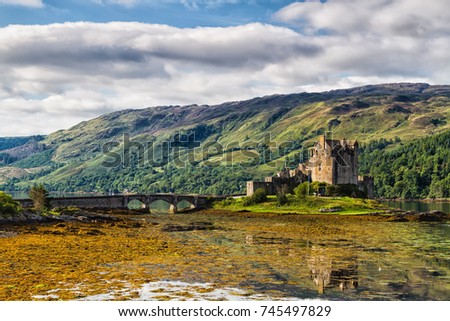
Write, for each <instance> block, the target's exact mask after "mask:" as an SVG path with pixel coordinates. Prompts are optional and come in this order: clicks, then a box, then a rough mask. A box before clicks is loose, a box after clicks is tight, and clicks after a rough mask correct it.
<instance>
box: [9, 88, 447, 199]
mask: <svg viewBox="0 0 450 321" xmlns="http://www.w3.org/2000/svg"><path fill="white" fill-rule="evenodd" d="M449 129H450V86H430V85H428V84H386V85H373V86H364V87H358V88H352V89H345V90H334V91H329V92H323V93H301V94H291V95H273V96H267V97H260V98H254V99H251V100H247V101H239V102H228V103H224V104H220V105H215V106H206V105H204V106H197V105H190V106H164V107H154V108H146V109H139V110H131V109H128V110H123V111H119V112H114V113H110V114H106V115H103V116H100V117H98V118H95V119H92V120H89V121H85V122H82V123H80V124H78V125H76V126H74V127H72V128H70V129H68V130H63V131H58V132H55V133H53V134H50V135H48V136H47V137H46V138H45V140H43V141H42V142H41V143H42V146H45V149H44V150H42V151H38V152H37V153H35V154H33V155H31V156H29V157H28V158H25V159H22V160H20V161H19V162H16V163H13V164H12V166H16V167H21V168H30V167H39V166H41V167H44V168H45V169H46V170H45V172H43V174H44V173H45V175H43V174H39V173H36V174H34V175H28V176H27V179H20V178H16V179H14V180H10V181H9V183H8V184H7V185H5V186H4V187H3V188H19V189H20V188H26V187H27V186H29V185H30V184H33V183H35V182H44V183H46V184H48V185H49V187H50V188H51V189H55V190H89V191H92V190H95V191H108V190H117V191H121V190H123V189H130V190H134V191H141V192H146V191H153V192H166V191H174V192H202V193H236V192H242V191H243V190H244V188H245V181H246V180H248V179H252V178H261V177H263V176H264V175H267V174H272V173H273V172H275V171H276V170H278V169H279V168H280V167H282V166H284V165H285V164H287V165H292V166H295V164H297V163H298V162H299V161H301V160H302V159H303V157H304V155H305V150H304V149H302V148H304V147H305V148H306V147H308V146H310V145H311V144H312V143H313V142H314V141H315V140H316V139H317V137H318V136H319V135H321V134H324V133H325V132H331V133H332V135H334V136H335V137H337V138H342V137H346V138H349V139H358V140H359V141H362V142H369V141H372V140H375V139H380V138H384V139H392V140H393V141H394V138H396V140H395V141H396V142H397V143H399V142H400V141H401V142H403V143H404V142H409V141H412V140H414V139H417V138H420V137H425V136H429V135H434V134H437V133H442V132H446V131H448V130H449ZM124 135H125V136H126V137H129V142H128V143H127V138H126V137H125V138H124ZM329 135H330V134H329ZM111 142H115V143H111ZM105 144H106V145H105ZM130 144H131V145H130ZM139 144H140V145H139ZM152 144H153V146H156V147H157V148H155V149H153V150H152V151H153V153H149V149H148V148H147V147H148V146H150V145H152ZM126 146H132V148H131V152H130V153H129V155H128V156H129V157H127V152H125V155H124V152H123V150H124V147H126ZM392 147H394V145H391V146H389V148H392ZM125 150H127V149H126V148H125ZM104 151H107V152H109V154H108V155H107V154H105V153H104ZM112 153H119V154H121V157H120V161H119V158H117V157H118V154H112ZM116 158H117V159H116ZM114 160H118V162H117V164H112V163H113V161H114ZM105 165H107V166H105ZM113 165H114V166H113Z"/></svg>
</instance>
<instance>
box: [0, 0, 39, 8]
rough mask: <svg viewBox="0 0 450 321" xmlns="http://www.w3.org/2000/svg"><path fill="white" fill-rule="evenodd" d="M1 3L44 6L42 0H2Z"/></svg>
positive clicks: (35, 6) (31, 6)
mask: <svg viewBox="0 0 450 321" xmlns="http://www.w3.org/2000/svg"><path fill="white" fill-rule="evenodd" d="M0 5H11V6H22V7H30V8H43V7H44V3H43V2H42V0H0Z"/></svg>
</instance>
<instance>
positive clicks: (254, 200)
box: [242, 188, 267, 206]
mask: <svg viewBox="0 0 450 321" xmlns="http://www.w3.org/2000/svg"><path fill="white" fill-rule="evenodd" d="M266 201H267V192H266V190H265V189H264V188H258V189H257V190H256V191H255V192H254V193H253V195H252V196H247V197H244V201H243V202H242V205H244V206H249V205H255V204H259V203H263V202H266Z"/></svg>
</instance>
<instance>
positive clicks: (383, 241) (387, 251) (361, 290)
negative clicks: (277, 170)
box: [152, 213, 450, 300]
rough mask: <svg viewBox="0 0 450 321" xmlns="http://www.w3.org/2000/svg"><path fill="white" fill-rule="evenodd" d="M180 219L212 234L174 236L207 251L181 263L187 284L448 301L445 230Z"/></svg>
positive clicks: (342, 221)
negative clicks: (196, 223) (209, 225)
mask: <svg viewBox="0 0 450 321" xmlns="http://www.w3.org/2000/svg"><path fill="white" fill-rule="evenodd" d="M166 218H167V216H166ZM179 218H180V219H178V217H177V218H176V221H178V222H179V223H180V224H181V225H183V222H184V224H187V222H189V223H192V221H193V220H196V221H199V222H200V221H208V220H209V221H210V222H212V223H213V224H214V225H215V226H216V227H217V229H214V230H208V231H194V232H174V233H172V234H173V236H174V237H176V238H179V239H180V242H181V243H182V244H186V245H191V246H193V245H197V246H199V247H201V248H203V249H204V250H203V251H201V252H199V253H193V254H192V255H191V256H189V257H188V258H185V260H186V262H185V263H183V264H187V265H188V266H189V267H190V268H189V271H188V272H184V271H183V270H178V269H177V268H176V270H177V271H176V274H177V275H185V276H186V277H185V278H184V279H183V281H184V282H205V281H208V282H212V283H214V284H216V285H217V286H219V287H232V288H238V289H241V290H243V291H245V292H246V293H256V294H259V295H265V296H267V297H270V298H273V299H276V300H278V299H287V298H297V299H316V298H319V299H328V300H449V299H450V279H449V276H450V256H449V254H448V253H450V241H449V240H450V238H449V237H450V225H449V224H443V223H410V222H407V223H398V222H397V223H393V222H375V221H363V220H359V219H356V218H343V217H327V218H325V217H301V216H280V215H261V214H257V215H255V214H241V215H237V214H231V213H228V214H227V215H224V216H219V217H218V216H217V215H203V214H194V215H191V214H189V215H183V217H181V216H180V217H179ZM154 219H155V216H152V220H154ZM173 220H174V218H172V221H173ZM209 248H212V249H213V253H211V252H209V250H208V249H209ZM197 264H198V265H197ZM250 299H251V298H250Z"/></svg>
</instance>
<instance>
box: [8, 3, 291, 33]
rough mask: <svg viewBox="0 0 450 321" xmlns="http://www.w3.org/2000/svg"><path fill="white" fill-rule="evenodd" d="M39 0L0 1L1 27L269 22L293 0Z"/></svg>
mask: <svg viewBox="0 0 450 321" xmlns="http://www.w3.org/2000/svg"><path fill="white" fill-rule="evenodd" d="M0 3H1V1H0ZM27 3H28V5H26V4H27ZM41 3H42V6H39V2H36V1H30V2H24V4H22V5H18V4H16V5H11V4H9V5H7V4H5V3H4V4H3V5H1V4H0V26H6V25H9V24H49V23H61V22H66V21H92V22H109V21H138V22H143V23H152V24H153V23H156V24H168V25H171V26H176V27H196V26H210V27H224V26H233V25H240V24H246V23H250V22H267V23H271V22H273V19H272V14H273V13H274V12H276V11H277V10H279V9H281V8H283V7H284V6H286V5H288V4H290V3H292V1H287V0H261V1H257V0H255V1H192V0H190V1H188V0H186V1H177V0H172V1H171V0H168V1H153V0H150V1H146V0H141V1H127V0H125V1H123V2H120V0H119V1H117V2H115V1H111V2H109V1H105V0H103V1H101V0H98V1H96V0H65V1H58V0H44V1H42V2H41Z"/></svg>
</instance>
